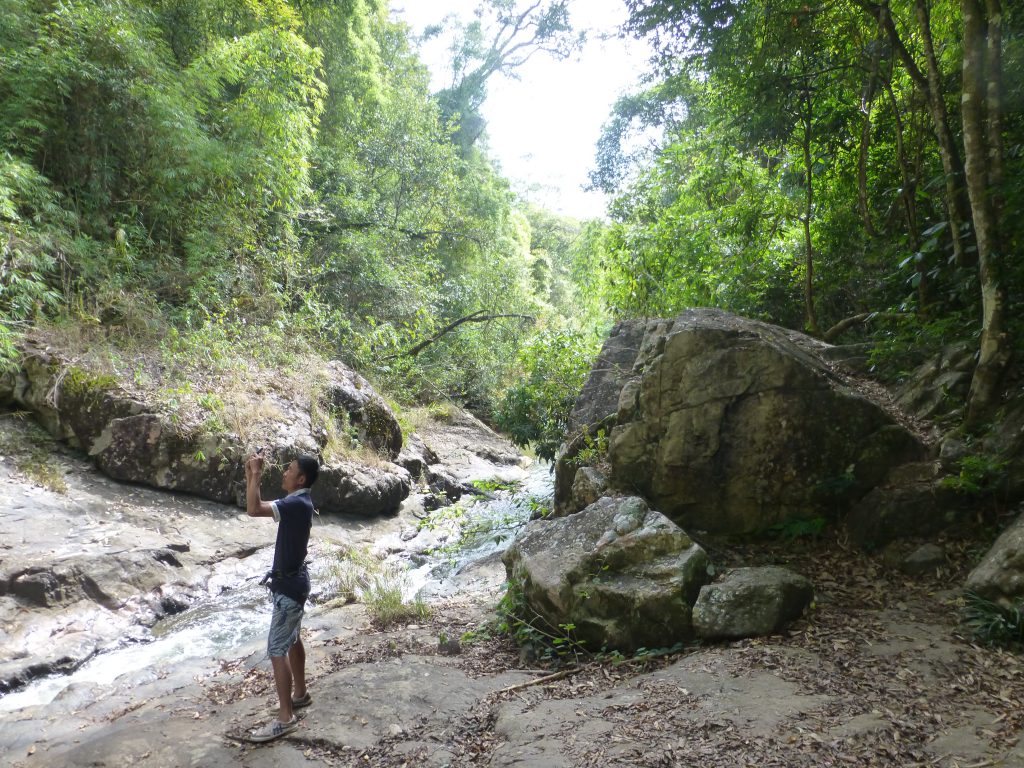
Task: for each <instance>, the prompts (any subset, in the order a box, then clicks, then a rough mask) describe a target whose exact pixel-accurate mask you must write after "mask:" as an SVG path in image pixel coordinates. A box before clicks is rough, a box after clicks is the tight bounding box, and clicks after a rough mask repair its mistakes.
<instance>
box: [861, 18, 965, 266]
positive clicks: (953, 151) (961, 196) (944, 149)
mask: <svg viewBox="0 0 1024 768" xmlns="http://www.w3.org/2000/svg"><path fill="white" fill-rule="evenodd" d="M859 4H860V5H861V7H862V8H864V10H865V11H867V12H868V13H870V14H871V15H873V16H874V17H875V18H876V19H877V20H878V23H879V24H880V25H881V27H882V28H883V29H884V30H885V31H886V33H887V35H888V37H889V42H890V43H891V44H892V47H893V50H894V51H895V53H896V55H897V56H898V57H899V59H900V61H902V62H903V66H904V68H905V69H906V70H907V74H908V75H910V79H911V80H912V81H913V82H914V83H915V84H916V85H917V86H918V87H919V88H920V89H921V90H922V91H923V92H924V93H925V95H926V96H927V102H928V112H929V114H930V115H931V119H932V131H933V132H934V134H935V138H936V140H937V141H938V146H939V158H940V159H941V160H942V171H943V176H944V180H945V186H946V212H947V216H948V217H949V229H950V235H951V236H952V239H953V254H954V256H955V258H956V261H957V263H958V264H971V263H973V256H972V254H971V253H970V251H969V249H968V246H969V245H970V244H971V242H972V239H971V233H970V224H971V217H970V214H971V211H970V207H969V206H968V201H967V196H966V195H965V193H964V165H963V161H962V160H961V158H960V152H959V150H958V148H957V143H956V141H955V140H954V138H953V132H952V131H951V130H950V127H949V113H948V111H947V110H946V101H945V94H944V93H943V90H942V73H941V72H940V71H939V67H938V60H937V59H936V57H935V46H934V44H933V42H932V31H931V19H930V15H929V12H928V6H927V5H926V3H925V0H914V8H915V13H916V16H917V22H918V26H919V27H920V29H921V37H922V41H923V43H924V49H925V57H926V59H927V66H926V69H927V71H928V74H927V75H925V74H924V73H923V72H922V71H921V68H920V67H919V66H918V65H917V62H916V61H915V60H914V56H913V54H912V53H911V52H910V50H909V49H908V48H907V46H906V44H905V43H904V42H903V40H902V38H901V37H900V33H899V30H897V29H896V25H895V23H894V22H893V20H892V13H891V11H890V9H889V4H888V0H886V1H885V2H882V3H881V4H879V5H874V4H872V3H870V2H866V0H859Z"/></svg>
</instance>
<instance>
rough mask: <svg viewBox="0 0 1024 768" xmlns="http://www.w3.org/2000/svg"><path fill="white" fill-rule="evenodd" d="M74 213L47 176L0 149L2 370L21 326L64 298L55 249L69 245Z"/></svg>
mask: <svg viewBox="0 0 1024 768" xmlns="http://www.w3.org/2000/svg"><path fill="white" fill-rule="evenodd" d="M70 219H71V217H70V216H69V215H68V214H67V213H66V212H65V211H64V210H63V209H62V208H61V206H60V199H59V197H58V195H57V194H56V193H55V192H54V191H53V189H52V188H51V186H50V183H49V181H48V180H47V179H46V177H44V176H42V175H41V174H39V173H38V172H37V171H36V170H35V169H34V168H33V167H32V166H31V164H29V163H27V162H25V161H24V160H19V159H17V158H15V157H14V156H13V155H11V154H10V153H8V152H0V372H3V371H4V370H6V369H10V368H12V367H13V366H14V365H15V363H16V359H17V350H16V348H15V346H14V341H15V338H16V335H17V330H18V327H19V326H20V325H21V324H23V323H25V322H28V321H32V320H35V319H36V318H37V317H39V316H41V315H44V314H46V313H49V312H52V311H53V310H54V309H55V308H56V306H57V304H58V302H59V301H60V298H61V296H60V293H59V291H57V290H55V289H54V288H53V287H52V285H53V281H54V276H55V274H56V272H57V269H58V263H57V258H56V256H55V255H54V254H55V253H58V252H59V250H60V248H61V247H62V246H66V245H67V242H68V239H67V236H66V234H65V232H64V231H63V227H64V226H66V224H67V223H68V222H69V221H70Z"/></svg>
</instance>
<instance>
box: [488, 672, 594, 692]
mask: <svg viewBox="0 0 1024 768" xmlns="http://www.w3.org/2000/svg"><path fill="white" fill-rule="evenodd" d="M582 671H583V667H572V668H571V669H563V670H562V671H561V672H554V673H553V674H550V675H544V677H538V678H537V679H536V680H529V681H528V682H525V683H517V684H516V685H510V686H509V687H508V688H502V689H501V690H500V691H498V693H512V692H513V691H521V690H523V689H524V688H530V687H532V686H534V685H543V684H544V683H553V682H554V681H555V680H561V679H562V678H565V677H569V676H570V675H575V674H576V673H577V672H582Z"/></svg>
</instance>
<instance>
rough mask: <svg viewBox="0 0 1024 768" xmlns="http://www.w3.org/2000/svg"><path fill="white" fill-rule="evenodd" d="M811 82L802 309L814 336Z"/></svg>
mask: <svg viewBox="0 0 1024 768" xmlns="http://www.w3.org/2000/svg"><path fill="white" fill-rule="evenodd" d="M811 99H812V97H811V84H810V82H808V81H805V82H804V93H803V102H804V114H803V127H804V131H803V141H802V142H801V143H802V145H803V152H804V173H805V175H806V177H807V190H806V195H805V197H804V215H803V220H804V221H803V224H804V311H805V314H806V324H807V330H808V331H810V332H811V333H813V334H814V335H815V336H820V335H821V328H819V327H818V314H817V312H816V311H815V309H814V244H813V242H812V241H811V216H812V215H813V213H814V163H813V158H812V157H811V136H812V135H813V134H812V125H811V119H812V117H813V113H812V112H811V108H812V106H813V102H812V101H811Z"/></svg>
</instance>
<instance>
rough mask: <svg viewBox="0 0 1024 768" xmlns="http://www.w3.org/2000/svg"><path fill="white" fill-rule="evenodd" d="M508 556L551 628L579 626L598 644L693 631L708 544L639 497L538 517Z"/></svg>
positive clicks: (581, 634) (516, 579)
mask: <svg viewBox="0 0 1024 768" xmlns="http://www.w3.org/2000/svg"><path fill="white" fill-rule="evenodd" d="M503 560H504V562H505V568H506V571H507V574H508V579H509V582H510V583H511V584H514V585H519V586H521V588H522V596H523V599H524V600H525V602H526V604H527V606H528V609H529V610H530V611H531V612H534V613H536V614H537V615H538V616H540V617H541V618H542V619H543V620H544V621H545V622H547V624H549V625H550V626H551V627H556V628H557V627H559V626H561V625H566V624H572V625H574V626H575V629H574V630H572V634H573V635H574V637H575V638H576V639H577V640H579V641H581V642H583V643H585V647H586V648H588V649H590V650H594V651H597V650H600V649H601V648H610V649H618V650H621V651H632V650H635V649H637V648H640V647H647V648H654V647H663V646H668V645H673V644H674V643H676V642H679V641H681V640H685V639H687V638H690V637H691V636H692V633H691V622H690V606H691V605H692V603H693V601H694V600H695V599H696V597H697V592H698V590H699V589H700V587H701V586H702V585H703V584H705V583H707V581H708V579H709V578H710V576H709V570H710V564H709V562H708V557H707V554H706V553H705V552H704V550H703V549H701V547H700V546H698V545H697V544H696V543H694V542H693V541H692V540H691V539H690V537H689V536H687V535H686V533H685V532H684V531H683V530H682V529H681V528H679V527H678V526H677V525H675V524H674V523H673V522H672V521H671V520H669V519H668V518H666V517H665V516H664V515H662V514H661V513H659V512H656V511H653V510H651V509H650V508H649V507H648V506H647V504H646V502H644V500H643V499H640V498H637V497H625V498H603V499H601V500H599V501H598V502H596V503H595V504H592V505H591V506H589V507H587V508H586V509H584V510H583V511H581V512H579V513H577V514H575V515H570V516H568V517H562V518H555V519H546V520H534V521H532V522H530V523H529V524H528V525H527V526H526V528H525V529H524V531H523V532H522V533H521V534H520V535H519V536H518V537H517V538H516V540H515V542H514V543H513V544H512V545H511V546H510V547H509V548H508V549H507V550H506V552H505V554H504V556H503Z"/></svg>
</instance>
